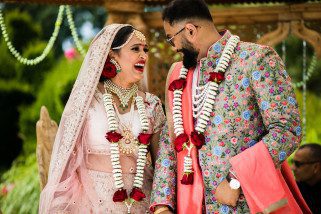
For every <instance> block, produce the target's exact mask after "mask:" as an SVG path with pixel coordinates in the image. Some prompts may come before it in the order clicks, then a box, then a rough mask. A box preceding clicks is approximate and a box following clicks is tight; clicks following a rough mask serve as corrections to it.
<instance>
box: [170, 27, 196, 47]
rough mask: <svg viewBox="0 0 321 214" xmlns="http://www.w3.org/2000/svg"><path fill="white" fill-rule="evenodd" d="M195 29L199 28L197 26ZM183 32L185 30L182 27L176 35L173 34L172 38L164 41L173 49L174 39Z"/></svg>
mask: <svg viewBox="0 0 321 214" xmlns="http://www.w3.org/2000/svg"><path fill="white" fill-rule="evenodd" d="M194 26H195V27H196V28H198V27H199V26H197V25H194ZM183 30H185V27H183V28H182V29H180V30H179V31H178V32H177V33H175V34H174V35H173V36H172V37H170V38H167V39H166V41H167V42H168V43H169V44H170V45H171V46H172V47H175V44H174V41H173V39H174V37H175V36H177V35H178V34H180V33H181V32H183Z"/></svg>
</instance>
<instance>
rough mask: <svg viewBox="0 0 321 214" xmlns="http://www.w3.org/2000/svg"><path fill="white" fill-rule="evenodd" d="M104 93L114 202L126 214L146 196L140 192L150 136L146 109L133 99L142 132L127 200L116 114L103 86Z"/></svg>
mask: <svg viewBox="0 0 321 214" xmlns="http://www.w3.org/2000/svg"><path fill="white" fill-rule="evenodd" d="M104 86H105V93H104V94H103V101H104V106H105V110H106V114H107V121H108V132H107V133H106V139H107V140H108V141H109V143H110V153H111V155H110V157H111V163H112V167H113V177H114V184H115V187H116V188H117V189H118V190H117V191H116V192H115V193H114V195H113V201H114V202H124V203H125V205H126V207H127V211H128V213H130V209H131V207H132V205H133V203H134V202H135V201H141V200H143V199H144V198H145V197H146V196H145V194H144V193H143V191H142V190H141V188H142V186H143V180H144V168H145V165H146V156H147V153H148V146H149V144H150V140H151V136H152V134H148V133H146V132H147V131H148V130H149V120H148V118H147V115H146V108H145V104H144V99H143V98H142V97H140V96H138V95H136V97H135V103H136V107H137V109H138V114H139V120H140V124H141V128H142V132H141V133H140V134H139V135H138V142H139V145H138V158H137V162H136V175H135V178H134V183H133V189H132V191H131V193H130V195H129V196H130V198H128V195H127V191H126V189H124V182H123V177H122V169H121V165H120V160H119V157H120V153H119V145H118V142H119V140H120V139H121V138H122V135H121V134H119V133H118V132H116V131H117V130H118V123H117V120H116V113H115V109H114V106H113V97H112V95H111V94H110V93H108V90H107V88H106V86H111V85H107V84H104Z"/></svg>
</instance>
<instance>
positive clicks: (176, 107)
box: [168, 36, 240, 185]
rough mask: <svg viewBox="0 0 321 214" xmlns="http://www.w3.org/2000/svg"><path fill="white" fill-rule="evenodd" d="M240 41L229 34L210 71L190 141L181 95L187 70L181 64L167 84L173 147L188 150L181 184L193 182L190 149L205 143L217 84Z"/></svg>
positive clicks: (221, 78) (177, 149)
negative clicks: (170, 107)
mask: <svg viewBox="0 0 321 214" xmlns="http://www.w3.org/2000/svg"><path fill="white" fill-rule="evenodd" d="M239 41H240V39H239V37H238V36H231V37H230V39H229V40H228V42H227V44H226V46H225V48H224V50H223V53H222V56H221V58H220V59H219V62H218V64H217V66H216V68H215V70H214V71H213V72H210V77H209V81H210V82H209V86H208V93H207V94H206V98H205V102H204V104H203V106H202V108H201V112H200V117H198V118H197V121H196V126H195V130H194V131H192V132H191V134H190V135H191V136H190V139H191V141H192V142H191V143H190V142H189V137H188V135H187V134H186V133H185V131H184V126H183V116H182V95H183V90H184V88H185V86H186V76H187V73H188V70H187V69H186V68H185V67H184V66H183V67H182V68H181V70H180V74H179V77H178V79H177V80H174V81H173V82H172V83H171V84H170V85H169V88H168V89H169V90H170V91H173V94H174V98H173V120H174V133H175V135H176V139H175V141H174V145H175V149H176V151H177V152H180V151H182V150H184V149H187V150H188V153H187V155H186V156H185V157H184V169H183V173H184V174H183V178H182V180H181V183H182V184H185V185H190V184H193V175H194V172H193V167H192V165H193V162H192V158H191V150H192V148H193V147H194V146H195V147H196V148H198V149H200V148H201V147H202V146H203V145H204V143H205V136H204V131H205V128H206V126H207V123H208V121H209V119H210V114H211V112H212V111H213V107H214V104H215V98H216V95H217V94H218V84H220V83H221V82H222V81H223V80H224V73H225V71H226V69H227V67H228V64H229V62H230V59H231V56H232V54H233V53H234V50H235V47H236V46H237V43H238V42H239Z"/></svg>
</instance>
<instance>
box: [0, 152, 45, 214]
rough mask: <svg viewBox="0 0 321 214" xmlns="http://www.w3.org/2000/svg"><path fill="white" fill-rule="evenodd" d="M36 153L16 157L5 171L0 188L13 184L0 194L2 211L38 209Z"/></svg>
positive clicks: (23, 212) (21, 212)
mask: <svg viewBox="0 0 321 214" xmlns="http://www.w3.org/2000/svg"><path fill="white" fill-rule="evenodd" d="M36 163H37V162H36V155H35V154H33V155H30V156H27V157H22V156H21V157H20V158H18V159H17V160H16V161H15V162H14V164H13V166H12V167H11V169H10V170H9V171H7V172H6V173H5V174H4V175H3V177H2V180H4V183H2V184H1V185H0V188H1V189H3V188H8V186H13V189H12V190H10V191H9V192H8V193H7V194H5V195H2V196H0V207H1V211H3V212H4V213H17V214H33V213H35V214H36V213H37V211H38V202H39V194H40V185H39V177H38V168H37V164H36Z"/></svg>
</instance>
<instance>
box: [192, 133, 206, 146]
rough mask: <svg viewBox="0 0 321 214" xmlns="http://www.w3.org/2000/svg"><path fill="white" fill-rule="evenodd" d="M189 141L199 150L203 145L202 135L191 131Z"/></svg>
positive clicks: (203, 138)
mask: <svg viewBox="0 0 321 214" xmlns="http://www.w3.org/2000/svg"><path fill="white" fill-rule="evenodd" d="M191 140H192V143H193V144H194V145H195V146H196V147H197V148H198V149H200V148H201V147H202V146H203V145H204V143H205V137H204V135H203V134H202V133H198V132H197V131H193V132H192V133H191Z"/></svg>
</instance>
